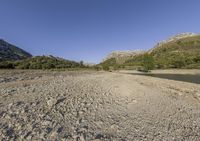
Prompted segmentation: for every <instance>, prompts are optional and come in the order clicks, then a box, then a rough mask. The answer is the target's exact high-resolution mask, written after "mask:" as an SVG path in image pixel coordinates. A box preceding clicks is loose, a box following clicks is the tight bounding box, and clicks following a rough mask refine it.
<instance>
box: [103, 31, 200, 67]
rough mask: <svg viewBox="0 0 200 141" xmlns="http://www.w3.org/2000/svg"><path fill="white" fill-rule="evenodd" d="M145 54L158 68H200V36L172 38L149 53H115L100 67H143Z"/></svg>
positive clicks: (183, 34) (186, 34) (181, 35)
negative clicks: (152, 59)
mask: <svg viewBox="0 0 200 141" xmlns="http://www.w3.org/2000/svg"><path fill="white" fill-rule="evenodd" d="M124 54H125V55H124ZM144 54H148V55H150V56H152V57H153V58H154V60H155V67H156V68H200V34H194V33H181V34H178V35H175V36H172V37H170V38H168V39H167V40H164V41H161V42H159V43H157V44H156V46H155V47H154V48H152V49H150V50H149V51H147V52H144V51H141V52H139V53H137V52H136V53H135V54H134V52H133V54H132V52H125V53H124V52H117V53H115V52H114V53H111V54H110V55H109V56H108V57H107V59H106V60H104V61H103V62H102V63H100V65H101V66H102V67H105V66H106V67H110V66H111V67H113V66H114V67H115V68H125V67H130V66H131V67H132V68H135V67H138V66H142V60H143V58H144ZM124 56H125V57H124ZM124 58H125V59H124ZM116 66H117V67H116Z"/></svg>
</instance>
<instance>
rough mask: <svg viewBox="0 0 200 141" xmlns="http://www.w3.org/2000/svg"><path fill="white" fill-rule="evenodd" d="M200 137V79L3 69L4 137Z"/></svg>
mask: <svg viewBox="0 0 200 141" xmlns="http://www.w3.org/2000/svg"><path fill="white" fill-rule="evenodd" d="M169 72H171V73H173V71H169ZM181 72H184V71H180V73H181ZM186 72H187V71H186ZM197 72H198V71H197ZM176 73H177V71H176ZM195 73H196V72H195ZM199 139H200V85H199V84H195V83H188V82H181V81H174V80H168V79H162V78H156V77H149V76H142V75H132V74H128V73H122V72H121V73H119V72H92V71H90V72H89V71H88V72H80V71H79V72H55V71H53V72H51V71H32V70H30V71H20V70H1V71H0V140H2V141H4V140H33V141H35V140H44V141H46V140H53V141H54V140H58V141H60V140H62V141H79V140H80V141H91V140H93V141H101V140H102V141H140V140H141V141H144V140H146V141H149V140H155V141H158V140H166V141H173V140H176V141H183V140H186V141H199Z"/></svg>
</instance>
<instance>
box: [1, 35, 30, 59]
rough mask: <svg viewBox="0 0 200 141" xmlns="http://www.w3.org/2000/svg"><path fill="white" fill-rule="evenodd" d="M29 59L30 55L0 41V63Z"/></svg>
mask: <svg viewBox="0 0 200 141" xmlns="http://www.w3.org/2000/svg"><path fill="white" fill-rule="evenodd" d="M29 57H32V55H31V54H30V53H28V52H26V51H24V50H22V49H20V48H19V47H16V46H14V45H12V44H10V43H8V42H6V41H4V40H2V39H0V61H13V60H21V59H26V58H29Z"/></svg>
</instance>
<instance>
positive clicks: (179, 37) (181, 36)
mask: <svg viewBox="0 0 200 141" xmlns="http://www.w3.org/2000/svg"><path fill="white" fill-rule="evenodd" d="M199 35H200V34H196V33H180V34H177V35H175V36H172V37H170V38H168V39H166V40H163V41H161V42H158V43H157V44H156V45H155V47H153V48H152V49H150V50H149V51H148V52H152V51H154V50H156V49H157V48H159V47H162V46H165V45H167V44H169V43H171V42H176V41H179V40H184V39H186V38H191V37H195V36H199Z"/></svg>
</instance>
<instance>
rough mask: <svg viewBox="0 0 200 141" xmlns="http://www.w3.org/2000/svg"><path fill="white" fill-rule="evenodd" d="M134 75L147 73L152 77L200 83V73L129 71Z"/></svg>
mask: <svg viewBox="0 0 200 141" xmlns="http://www.w3.org/2000/svg"><path fill="white" fill-rule="evenodd" d="M128 74H132V75H145V76H150V77H158V78H163V79H170V80H176V81H184V82H190V83H196V84H200V75H192V74H161V73H160V74H157V73H156V74H154V73H128Z"/></svg>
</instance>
